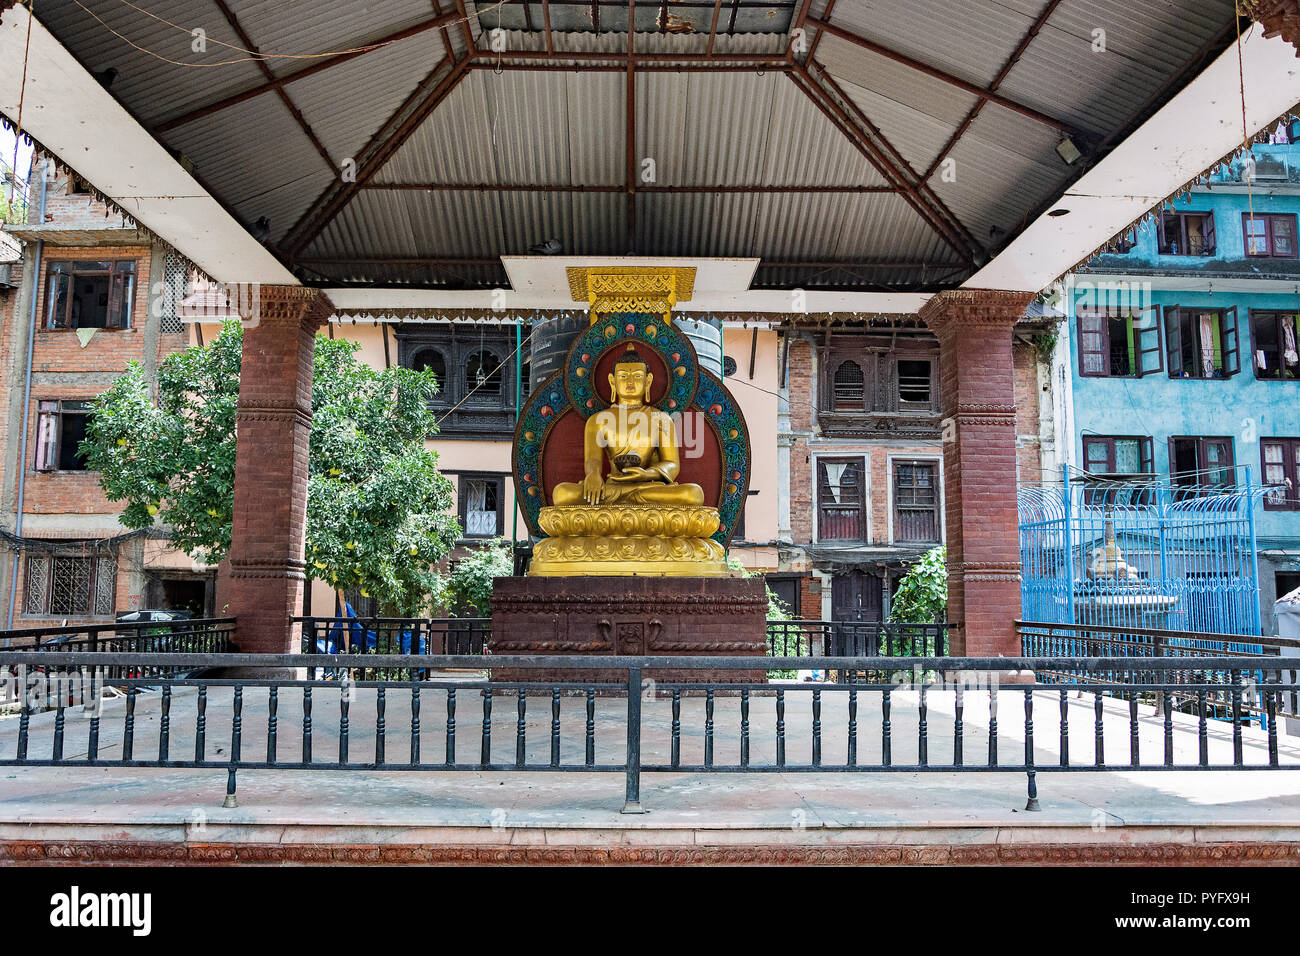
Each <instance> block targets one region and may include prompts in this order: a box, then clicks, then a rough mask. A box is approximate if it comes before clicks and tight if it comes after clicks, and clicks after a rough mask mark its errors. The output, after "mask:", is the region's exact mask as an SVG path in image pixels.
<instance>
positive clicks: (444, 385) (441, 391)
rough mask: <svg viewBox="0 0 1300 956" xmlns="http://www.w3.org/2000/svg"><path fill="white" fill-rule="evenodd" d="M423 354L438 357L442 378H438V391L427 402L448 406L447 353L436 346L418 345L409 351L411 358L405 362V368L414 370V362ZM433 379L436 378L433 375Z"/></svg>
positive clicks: (449, 390) (450, 388)
mask: <svg viewBox="0 0 1300 956" xmlns="http://www.w3.org/2000/svg"><path fill="white" fill-rule="evenodd" d="M425 354H433V355H436V356H438V358H439V360H441V362H442V376H441V377H440V378H438V391H437V393H436V394H435V395H434V396H433V397H432V398H431V399H430V400H429V404H430V405H450V404H451V401H452V383H451V381H450V376H449V375H448V374H447V369H448V368H449V367H450V366H449V365H448V363H447V351H446V350H445V349H442V348H439V347H438V346H436V345H419V346H416V347H415V348H414V349H412V350H411V356H410V358H409V359H408V360H407V365H406V367H407V368H411V369H413V368H415V363H416V361H417V360H418V359H419V358H421V357H422V356H423V355H425ZM435 377H437V375H436V373H435Z"/></svg>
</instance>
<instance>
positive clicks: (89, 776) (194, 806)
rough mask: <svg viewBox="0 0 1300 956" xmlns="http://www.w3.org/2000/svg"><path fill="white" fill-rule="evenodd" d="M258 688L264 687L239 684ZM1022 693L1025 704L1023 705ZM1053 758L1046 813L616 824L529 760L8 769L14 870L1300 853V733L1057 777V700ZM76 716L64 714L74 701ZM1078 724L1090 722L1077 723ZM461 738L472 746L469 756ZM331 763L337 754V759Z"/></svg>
mask: <svg viewBox="0 0 1300 956" xmlns="http://www.w3.org/2000/svg"><path fill="white" fill-rule="evenodd" d="M246 694H249V692H248V691H246ZM322 696H323V695H320V694H319V693H318V697H317V701H316V706H315V708H314V734H313V736H314V752H315V756H316V759H317V760H326V759H333V758H334V756H335V755H336V754H337V736H336V732H337V706H336V705H335V704H333V703H327V702H326V701H324V700H322V699H321V697H322ZM459 696H460V700H459V705H460V706H459V707H458V726H459V732H458V736H459V738H460V739H459V741H458V755H459V756H460V757H461V759H463V760H469V759H474V760H477V757H478V747H479V744H480V736H479V734H480V730H481V715H482V711H481V708H482V699H481V696H479V694H478V692H477V691H471V690H469V689H468V688H466V689H463V690H462V691H461V692H460V695H459ZM787 696H788V698H790V700H789V702H788V703H787V713H786V722H787V736H788V748H789V749H788V753H787V756H788V759H789V760H791V761H792V762H793V761H796V760H798V761H801V762H806V761H807V759H808V757H807V755H804V751H806V750H807V749H808V747H809V739H810V723H811V715H810V710H809V701H808V700H806V699H805V698H804V697H803V696H802V694H801V695H800V696H799V697H798V698H796V695H795V693H793V692H792V693H790V694H789V695H787ZM892 696H893V702H892V703H893V706H892V714H891V717H892V719H893V722H894V734H895V743H894V759H895V760H896V761H900V762H901V761H908V760H912V759H914V757H915V755H916V754H915V750H916V737H917V729H918V727H917V721H918V718H919V714H918V712H917V708H916V703H917V700H916V692H915V691H906V690H899V691H894V692H893V695H892ZM927 697H928V701H927V703H928V713H927V723H928V730H929V736H930V743H929V751H930V753H929V757H930V760H931V762H932V763H935V764H942V763H945V762H951V758H952V747H953V740H952V725H953V721H952V717H953V713H952V704H953V699H952V695H951V694H950V693H942V692H932V693H930V694H928V695H927ZM999 697H1000V701H1001V707H1000V711H999V716H1000V721H1001V727H1000V729H999V734H998V737H999V742H1000V746H999V756H1000V758H1001V759H1003V760H1004V761H1005V762H1007V763H1012V762H1018V761H1019V760H1021V759H1022V758H1023V752H1024V738H1023V706H1022V701H1023V696H1022V695H1020V694H1017V693H1015V692H1011V691H1003V692H1002V693H1001V694H1000V695H999ZM1013 704H1014V706H1012V705H1013ZM229 705H230V701H229V699H228V696H226V695H224V694H223V693H222V692H220V691H219V690H217V689H216V688H214V689H213V690H212V691H211V692H210V699H209V705H208V720H209V724H208V726H209V737H208V747H209V752H210V753H217V752H218V751H219V748H222V747H225V746H228V744H229V740H228V737H229V716H230V710H229ZM516 705H517V701H516V699H515V698H514V697H513V695H506V696H502V695H498V696H497V697H495V698H494V707H493V715H492V722H491V723H492V728H493V759H494V761H499V762H503V763H504V762H509V761H512V760H513V757H514V746H515V730H516V726H517V724H516V721H517V712H516V709H515V708H516ZM844 705H845V702H844V700H843V699H842V697H841V695H839V694H832V693H826V694H823V705H822V714H821V720H822V726H823V733H824V734H825V740H824V747H823V760H824V761H825V762H826V763H828V764H830V763H834V762H837V761H843V759H844V754H843V751H844V748H845V743H844V740H843V739H842V738H843V737H844V728H845V727H846V717H847V715H846V714H845V713H844V711H843V709H844ZM121 706H122V704H121V702H120V701H119V702H114V703H110V704H109V705H107V707H106V710H105V714H104V721H103V729H102V731H101V734H102V742H101V752H102V753H103V754H104V755H105V756H110V755H113V754H114V752H115V751H114V748H115V747H120V742H121V740H120V737H121V735H120V732H119V730H120V717H121V713H120V708H121ZM296 706H297V705H296V704H295V703H294V702H293V701H292V700H290V699H286V698H285V696H282V697H281V701H280V708H279V721H280V722H279V738H278V744H277V750H278V752H279V753H280V756H281V758H282V759H286V758H289V757H291V756H293V757H296V755H297V748H298V746H299V737H298V736H297V735H298V720H299V718H298V715H297V713H296V712H295V707H296ZM773 706H774V705H773V702H772V700H771V699H770V698H766V697H764V698H756V699H755V700H754V701H752V702H751V714H750V719H751V740H752V755H751V757H752V760H753V761H754V762H755V763H768V762H771V759H772V736H773V727H774V717H775V715H774V712H773ZM644 707H645V711H646V714H645V731H644V735H643V741H644V742H643V759H644V760H646V761H647V762H657V761H662V762H665V763H666V762H667V747H668V741H669V738H668V728H669V727H670V721H671V711H670V705H669V703H668V701H666V700H652V701H645V702H644ZM528 708H529V710H528V716H527V718H526V721H525V724H526V730H527V740H528V759H529V760H530V761H533V760H536V761H540V762H544V761H545V760H546V759H547V755H548V753H549V740H548V734H549V729H550V700H549V698H548V697H545V696H542V697H532V698H529V702H528ZM625 708H626V701H625V700H619V699H615V698H602V699H600V700H598V701H597V722H596V723H597V755H596V756H597V760H598V761H602V762H603V761H608V762H611V763H613V762H619V761H621V759H622V754H623V748H624V746H625V740H624V737H623V734H624V728H625V723H624V721H623V717H624V715H625ZM703 708H704V702H703V700H701V699H699V698H688V699H684V700H683V701H682V718H681V722H682V727H683V744H682V758H683V760H684V761H687V762H697V761H699V760H701V759H702V747H703V730H702V728H703ZM1068 709H1069V714H1070V730H1071V754H1072V759H1074V760H1082V761H1084V762H1091V761H1092V759H1093V757H1094V752H1093V749H1092V733H1093V730H1094V725H1093V718H1094V714H1093V703H1092V698H1091V697H1084V698H1078V697H1076V696H1075V695H1071V696H1070V698H1069V700H1068ZM372 710H373V699H371V698H369V697H368V696H367V694H366V693H365V690H364V689H363V690H362V692H361V695H360V697H359V699H358V700H357V701H356V702H355V703H354V704H353V705H352V711H351V718H352V726H353V728H354V731H353V733H352V735H351V741H350V756H351V757H352V759H354V760H355V761H357V762H358V763H362V764H364V763H367V762H371V761H373V748H374V735H373V731H372V730H369V729H366V730H359V729H356V728H372V727H373V713H372ZM1035 711H1036V714H1035V730H1036V735H1035V743H1036V748H1035V753H1036V758H1035V759H1036V761H1037V762H1038V763H1039V764H1040V765H1041V766H1043V767H1044V769H1043V770H1041V771H1040V773H1039V775H1038V784H1039V791H1040V799H1041V807H1042V809H1041V810H1040V811H1039V812H1032V813H1031V812H1026V811H1025V809H1024V806H1025V784H1026V779H1025V775H1024V774H1023V773H1015V772H1003V773H982V772H964V773H956V772H933V773H914V772H896V773H835V772H819V773H782V772H771V773H749V774H738V773H695V772H691V773H645V774H643V776H642V783H641V795H642V804H643V806H644V807H645V808H646V810H647V811H648V812H647V813H644V814H640V815H631V814H622V813H620V812H619V810H620V808H621V807H622V804H623V787H624V779H623V776H622V774H620V773H587V772H572V773H570V772H566V773H542V772H524V773H521V772H516V771H479V770H466V771H459V772H447V771H377V770H373V769H358V770H328V771H326V770H281V769H274V770H243V771H241V772H240V773H239V790H238V794H239V806H238V807H236V808H231V809H223V808H222V805H221V804H222V798H223V796H224V792H225V782H226V780H225V776H226V775H225V773H224V771H222V770H220V769H204V770H172V769H134V768H133V769H112V768H102V767H84V766H83V767H76V766H70V767H53V768H35V767H0V859H7V860H10V861H28V862H53V861H60V860H69V859H72V860H76V859H82V860H113V861H118V862H136V861H145V862H157V861H163V860H165V861H170V862H178V863H179V862H205V861H206V862H211V861H216V862H223V861H224V862H241V861H245V862H268V863H276V862H279V863H292V862H430V863H433V862H536V863H623V862H626V863H634V862H655V863H685V864H692V863H700V864H705V863H738V862H769V863H779V862H815V863H864V862H880V863H952V862H967V863H1032V862H1040V863H1041V862H1052V861H1078V862H1130V863H1135V862H1136V863H1206V862H1242V863H1249V862H1273V863H1281V862H1287V863H1295V862H1300V741H1297V740H1296V739H1295V738H1291V737H1285V736H1283V737H1281V738H1280V741H1279V756H1280V760H1281V762H1282V763H1284V764H1285V765H1287V766H1288V767H1292V766H1293V767H1295V768H1296V769H1286V770H1280V771H1258V772H1201V771H1145V772H1144V771H1134V770H1131V769H1115V770H1108V771H1106V772H1087V773H1054V772H1051V771H1050V770H1047V769H1045V768H1046V767H1047V766H1048V765H1050V764H1051V763H1054V762H1059V754H1057V752H1056V748H1057V746H1058V745H1059V729H1060V727H1059V718H1058V717H1056V716H1054V715H1055V714H1057V713H1059V698H1058V697H1057V695H1055V694H1053V693H1049V692H1040V693H1039V694H1037V695H1035ZM1127 712H1128V708H1127V704H1125V703H1123V702H1119V701H1112V700H1106V701H1105V702H1104V706H1103V725H1104V728H1105V736H1106V753H1105V756H1106V760H1107V762H1108V763H1110V764H1112V765H1119V764H1124V763H1127V761H1128V759H1129V750H1128V748H1129V738H1128V720H1127ZM70 713H71V712H70ZM192 715H193V696H192V692H178V693H177V694H176V695H175V697H174V699H173V703H172V708H171V716H172V731H171V742H170V746H171V748H172V753H173V754H181V753H185V752H186V751H187V748H189V749H190V750H191V751H192V747H193V742H192V736H191V729H192V725H193V723H192V722H193V716H192ZM1140 715H1141V716H1140V721H1139V738H1140V740H1139V743H1140V748H1141V754H1142V758H1143V760H1144V761H1152V762H1156V763H1158V762H1160V760H1161V759H1162V757H1163V724H1162V721H1161V719H1160V718H1159V717H1158V716H1157V715H1155V713H1154V711H1153V708H1151V707H1150V706H1145V705H1144V706H1143V707H1142V708H1141V711H1140ZM964 716H965V725H966V726H965V731H966V734H965V736H966V740H965V753H966V755H967V761H968V762H974V761H980V762H982V761H983V760H984V758H985V756H986V754H987V740H988V737H987V724H988V713H987V705H986V704H985V703H984V702H983V701H982V700H980V699H979V698H977V697H974V696H973V695H971V694H968V695H967V706H966V711H965V715H964ZM386 718H387V722H388V727H389V731H390V732H389V735H388V739H387V753H388V755H389V758H390V759H399V760H404V759H406V755H407V754H408V752H409V738H408V737H407V736H406V733H407V727H408V726H409V709H408V707H407V704H406V703H405V702H404V701H403V700H402V699H401V696H400V695H397V694H394V693H393V692H391V691H390V692H389V695H388V700H387V708H386ZM880 718H881V715H880V713H879V708H878V698H875V697H873V696H872V695H870V694H861V695H860V702H859V713H858V721H859V734H860V735H861V736H860V747H859V760H860V761H862V762H864V763H869V762H874V761H876V760H878V759H879V752H878V751H879V741H878V737H879V732H880ZM444 719H445V699H443V698H441V697H439V696H438V695H436V694H434V693H431V692H429V691H425V692H424V693H423V694H422V751H423V753H424V756H425V758H426V759H441V758H442V753H443V751H442V746H443V737H444V730H445V727H444V725H443V720H444ZM52 720H53V715H51V714H41V715H37V716H36V717H34V718H33V721H32V727H33V742H32V746H31V750H30V753H31V754H32V755H33V756H36V755H37V754H38V753H40V752H41V747H45V746H47V743H46V741H48V731H49V727H50V723H51V722H52ZM584 720H585V702H584V701H583V700H582V699H580V698H577V699H575V698H565V699H564V700H563V701H562V707H561V725H562V730H563V732H564V747H563V748H562V759H563V760H564V761H565V762H572V761H575V760H580V759H581V750H582V734H581V729H582V724H583V721H584ZM715 722H716V727H717V734H718V740H717V753H716V755H715V757H716V759H717V761H718V762H719V763H727V762H734V761H735V760H736V758H737V755H738V749H739V701H738V700H737V699H735V698H720V699H719V700H718V701H717V703H716V713H715ZM84 723H85V722H84V721H80V722H79V721H77V720H75V719H72V718H70V719H69V721H68V743H67V749H66V751H65V755H66V756H67V757H68V758H69V759H74V760H75V759H76V758H77V757H78V756H79V754H81V753H84V746H82V745H81V741H82V740H83V737H84V727H83V726H82V725H84ZM1076 723H1077V726H1076ZM157 726H158V699H157V695H156V694H150V695H143V696H141V698H140V699H139V705H138V707H137V731H136V753H137V755H139V756H152V754H151V748H152V750H153V751H154V752H156V748H157ZM16 727H17V721H16V720H14V719H4V720H0V755H3V756H9V755H11V754H13V753H14V749H13V748H14V745H15V736H16ZM244 727H245V736H244V744H243V746H244V755H245V757H249V756H250V755H256V754H258V753H263V752H264V750H265V735H264V728H265V699H264V697H263V698H259V696H258V695H257V694H256V693H252V694H250V695H249V696H247V697H246V699H245V708H244ZM1196 731H1197V726H1196V721H1195V719H1194V718H1191V717H1188V716H1186V715H1176V716H1175V735H1174V742H1175V755H1176V757H1177V759H1179V760H1180V761H1181V760H1185V759H1189V758H1191V759H1194V756H1195V754H1196V748H1197V739H1196ZM1208 744H1209V746H1210V756H1211V760H1212V761H1214V762H1219V761H1224V760H1230V759H1231V757H1230V755H1231V730H1230V727H1228V726H1226V725H1223V724H1219V723H1212V724H1211V725H1210V728H1209V740H1208ZM1243 745H1244V752H1245V759H1246V761H1247V762H1248V763H1255V764H1259V763H1264V762H1266V759H1267V756H1266V746H1267V740H1266V737H1265V735H1264V734H1263V732H1262V731H1260V730H1259V728H1258V727H1248V728H1246V729H1245V731H1244V732H1243ZM459 748H463V749H459ZM327 755H328V756H327Z"/></svg>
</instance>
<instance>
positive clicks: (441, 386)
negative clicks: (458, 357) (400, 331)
mask: <svg viewBox="0 0 1300 956" xmlns="http://www.w3.org/2000/svg"><path fill="white" fill-rule="evenodd" d="M411 368H413V369H415V370H416V371H417V372H423V371H425V370H426V369H427V370H429V371H431V372H433V377H434V378H435V379H437V381H438V391H437V395H438V396H439V397H440V398H445V397H446V396H447V360H446V359H445V358H443V355H442V353H441V352H440V351H438V350H437V349H435V348H422V349H420V350H419V351H417V352H416V353H415V354H414V355H412V356H411Z"/></svg>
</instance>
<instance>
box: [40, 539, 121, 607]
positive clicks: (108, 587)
mask: <svg viewBox="0 0 1300 956" xmlns="http://www.w3.org/2000/svg"><path fill="white" fill-rule="evenodd" d="M26 577H27V580H26V584H25V586H24V589H23V612H24V613H25V614H31V615H49V616H51V617H73V616H83V617H84V616H91V615H93V616H97V617H110V616H112V614H113V611H114V610H115V608H116V603H117V602H116V591H117V559H116V558H115V557H114V556H112V555H79V554H58V553H54V554H29V555H28V556H27V575H26Z"/></svg>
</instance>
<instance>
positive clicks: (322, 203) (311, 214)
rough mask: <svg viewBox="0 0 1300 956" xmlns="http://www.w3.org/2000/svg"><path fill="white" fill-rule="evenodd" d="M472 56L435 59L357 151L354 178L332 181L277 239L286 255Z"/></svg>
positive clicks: (351, 192) (393, 146)
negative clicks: (440, 76)
mask: <svg viewBox="0 0 1300 956" xmlns="http://www.w3.org/2000/svg"><path fill="white" fill-rule="evenodd" d="M472 60H473V54H472V52H471V53H470V54H469V55H467V56H464V57H462V58H461V59H459V60H456V61H454V62H451V58H450V56H447V57H443V59H442V60H441V61H439V63H438V65H437V66H435V67H434V68H433V71H432V72H430V73H429V75H428V76H426V77H425V78H424V80H423V81H421V83H420V85H419V86H417V87H416V89H415V91H414V92H412V93H411V95H410V96H408V97H407V98H406V100H404V101H403V103H402V105H401V106H399V107H398V108H397V110H396V111H394V113H393V114H392V115H391V116H390V117H389V118H388V119H387V121H385V123H384V124H383V126H381V127H380V128H379V131H378V132H376V133H375V135H374V136H372V137H371V138H370V141H369V142H368V143H367V144H366V145H365V147H364V148H363V149H362V150H361V151H360V155H359V157H358V160H357V168H356V179H355V181H352V182H343V181H337V182H334V183H332V184H331V185H330V186H329V187H327V188H326V190H325V192H323V193H322V194H321V195H320V196H319V197H318V198H317V200H316V201H315V202H313V203H312V204H311V206H310V207H309V208H308V210H307V212H306V213H305V214H304V215H303V216H302V218H300V219H299V220H298V222H297V223H295V224H294V226H293V228H292V229H291V230H290V231H289V233H288V235H287V236H286V237H285V240H284V241H283V242H282V243H281V247H282V248H283V249H284V251H285V253H286V254H287V255H288V256H289V257H290V259H292V258H293V257H294V256H296V255H297V254H298V253H299V252H301V251H302V250H303V249H304V248H305V247H306V246H307V245H308V244H309V243H310V242H311V241H312V240H313V239H315V238H316V237H317V236H319V235H320V234H321V232H322V231H323V230H324V228H325V227H326V226H327V225H329V223H330V222H332V221H333V219H334V217H335V216H337V215H338V214H339V213H340V212H342V210H343V207H344V206H346V205H347V204H348V203H349V202H351V201H352V198H353V197H354V196H355V195H356V194H357V191H358V190H359V189H360V188H361V187H362V186H364V185H365V184H366V183H367V182H368V181H369V180H370V179H371V178H372V177H373V176H374V175H375V174H376V173H377V172H379V170H380V169H382V168H383V166H384V164H385V163H387V162H388V160H389V159H391V158H392V156H393V154H394V153H395V152H397V150H398V149H400V148H401V146H402V144H403V143H405V142H406V141H407V140H408V139H409V138H410V137H411V134H412V133H414V132H415V131H416V130H417V129H418V128H419V127H420V125H421V124H422V123H423V122H424V121H425V120H426V119H428V118H429V116H430V115H432V113H433V111H434V110H436V109H437V108H438V106H439V105H441V103H442V102H443V100H445V99H446V98H447V95H448V94H450V93H451V91H452V90H454V89H455V88H456V87H457V86H458V85H459V84H460V81H461V80H463V79H464V78H465V76H466V75H467V74H468V73H469V64H470V62H471V61H472ZM448 66H449V67H450V69H449V70H447V72H446V74H445V75H444V76H443V77H442V79H440V80H437V81H436V82H434V78H435V77H436V76H438V75H439V74H440V73H442V72H443V69H444V68H445V67H448ZM430 83H433V88H432V89H427V87H428V86H429V84H430Z"/></svg>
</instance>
